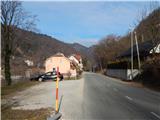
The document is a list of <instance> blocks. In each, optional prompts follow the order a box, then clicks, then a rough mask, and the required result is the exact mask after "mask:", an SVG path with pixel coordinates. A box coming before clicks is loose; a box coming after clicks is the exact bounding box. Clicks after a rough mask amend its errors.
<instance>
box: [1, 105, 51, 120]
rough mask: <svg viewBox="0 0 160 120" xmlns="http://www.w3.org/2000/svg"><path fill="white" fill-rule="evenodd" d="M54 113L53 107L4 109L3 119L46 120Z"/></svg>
mask: <svg viewBox="0 0 160 120" xmlns="http://www.w3.org/2000/svg"><path fill="white" fill-rule="evenodd" d="M53 113H54V110H53V108H42V109H38V110H12V109H11V108H8V109H5V110H2V113H1V119H2V120H45V119H47V117H49V116H50V115H51V114H53Z"/></svg>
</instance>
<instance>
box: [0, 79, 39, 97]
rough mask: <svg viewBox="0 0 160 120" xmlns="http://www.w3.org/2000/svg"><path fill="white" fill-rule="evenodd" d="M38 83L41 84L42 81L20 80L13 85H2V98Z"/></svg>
mask: <svg viewBox="0 0 160 120" xmlns="http://www.w3.org/2000/svg"><path fill="white" fill-rule="evenodd" d="M36 84H40V82H37V81H33V82H30V81H26V82H18V83H15V84H13V85H11V86H2V87H1V97H2V99H3V98H6V97H7V96H11V95H13V94H14V93H16V92H19V91H22V90H25V89H27V88H29V87H31V86H34V85H36Z"/></svg>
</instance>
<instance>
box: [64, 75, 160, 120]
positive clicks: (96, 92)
mask: <svg viewBox="0 0 160 120" xmlns="http://www.w3.org/2000/svg"><path fill="white" fill-rule="evenodd" d="M70 85H71V84H70ZM72 85H73V84H72ZM74 85H75V84H74ZM61 87H62V88H61V89H63V86H61ZM65 90H67V91H68V92H66V91H64V93H65V92H66V94H64V96H63V100H62V106H61V112H62V114H63V119H105V120H106V119H108V120H160V94H159V93H157V92H153V91H150V90H146V89H144V88H137V87H132V86H128V85H126V84H123V83H121V82H117V80H114V79H112V78H109V77H106V76H102V75H98V74H94V73H85V74H84V79H83V80H82V81H81V82H80V83H77V84H76V85H75V86H69V87H68V89H65ZM67 93H68V94H67Z"/></svg>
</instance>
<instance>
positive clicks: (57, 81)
mask: <svg viewBox="0 0 160 120" xmlns="http://www.w3.org/2000/svg"><path fill="white" fill-rule="evenodd" d="M58 84H59V67H57V80H56V113H58V110H59V108H58V106H59V105H58Z"/></svg>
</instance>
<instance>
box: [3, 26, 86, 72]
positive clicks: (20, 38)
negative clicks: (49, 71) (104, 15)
mask: <svg viewBox="0 0 160 120" xmlns="http://www.w3.org/2000/svg"><path fill="white" fill-rule="evenodd" d="M3 44H4V41H3V39H2V68H3V65H4V64H3V63H4V57H3ZM14 46H17V47H16V49H15V51H14V54H13V56H12V58H11V68H14V69H12V72H13V73H15V74H18V73H21V72H22V71H25V70H26V69H27V66H26V64H25V63H24V61H25V60H31V61H33V63H34V67H38V68H39V67H40V68H42V67H43V64H44V61H45V59H46V58H48V57H50V56H52V55H54V54H56V53H57V52H62V53H64V55H65V56H69V55H71V54H75V53H79V54H81V55H82V57H83V58H87V53H86V51H88V48H87V47H85V46H82V45H80V44H77V43H74V44H69V43H65V42H62V41H60V40H58V39H56V38H53V37H50V36H48V35H44V34H39V33H35V32H31V31H25V30H22V29H18V30H17V32H16V41H15V44H14ZM87 59H88V58H87ZM15 69H17V70H15ZM16 71H17V72H16Z"/></svg>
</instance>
